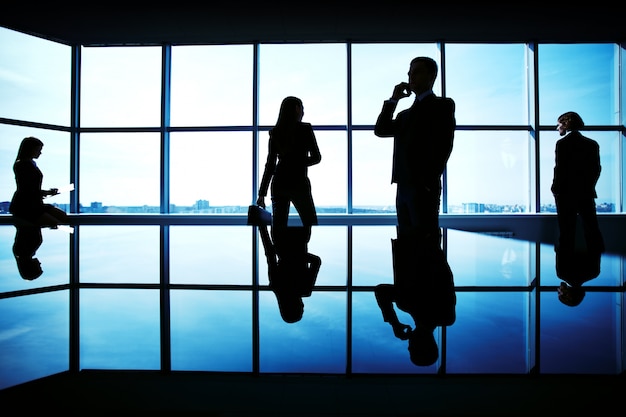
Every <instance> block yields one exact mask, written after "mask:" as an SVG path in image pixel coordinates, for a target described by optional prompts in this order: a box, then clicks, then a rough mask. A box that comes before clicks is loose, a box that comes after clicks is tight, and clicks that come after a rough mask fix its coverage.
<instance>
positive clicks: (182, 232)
mask: <svg viewBox="0 0 626 417" xmlns="http://www.w3.org/2000/svg"><path fill="white" fill-rule="evenodd" d="M170 282H171V283H172V284H217V285H222V284H224V285H226V284H228V285H251V284H252V228H251V227H248V226H170Z"/></svg>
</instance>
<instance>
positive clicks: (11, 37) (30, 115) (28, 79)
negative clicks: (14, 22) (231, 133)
mask: <svg viewBox="0 0 626 417" xmlns="http://www.w3.org/2000/svg"><path fill="white" fill-rule="evenodd" d="M71 53H72V48H71V47H70V46H68V45H63V44H59V43H56V42H51V41H48V40H45V39H40V38H37V37H35V36H30V35H26V34H24V33H20V32H16V31H13V30H10V29H6V28H3V27H0V63H2V68H1V71H0V72H1V76H0V91H2V95H0V117H6V118H9V119H18V120H25V121H31V122H39V123H47V124H52V125H60V126H69V125H70V116H71V115H72V113H71V110H70V104H71V100H70V97H71V93H72V90H71V84H70V83H71V81H72V73H71V64H72V56H71Z"/></svg>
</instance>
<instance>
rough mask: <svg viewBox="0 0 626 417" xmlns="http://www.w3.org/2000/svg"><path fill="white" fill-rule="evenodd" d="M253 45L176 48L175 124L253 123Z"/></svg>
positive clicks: (173, 55)
mask: <svg viewBox="0 0 626 417" xmlns="http://www.w3.org/2000/svg"><path fill="white" fill-rule="evenodd" d="M252 58H253V50H252V45H211V46H207V45H198V46H195V45H194V46H180V45H179V46H173V47H172V81H171V87H172V93H171V100H172V102H171V103H172V105H171V116H170V121H171V125H172V126H228V125H233V126H243V125H250V124H252V103H253V101H252V91H253V88H252V81H253V77H252V70H253V67H252Z"/></svg>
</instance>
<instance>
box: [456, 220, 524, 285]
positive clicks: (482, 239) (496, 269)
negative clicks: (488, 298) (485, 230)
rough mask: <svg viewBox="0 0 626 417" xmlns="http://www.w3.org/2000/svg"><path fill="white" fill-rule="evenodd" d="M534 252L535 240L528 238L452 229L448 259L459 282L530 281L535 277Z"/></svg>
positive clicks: (492, 283)
mask: <svg viewBox="0 0 626 417" xmlns="http://www.w3.org/2000/svg"><path fill="white" fill-rule="evenodd" d="M531 256H534V252H533V250H532V243H530V242H526V241H524V240H518V239H507V238H498V237H494V236H489V235H486V234H480V233H469V232H461V231H454V230H449V231H448V262H449V264H450V268H451V269H452V272H453V274H454V282H455V284H456V285H463V286H466V285H471V286H518V285H521V286H526V285H529V284H530V282H531V281H532V280H533V279H534V271H532V270H531V269H530V266H531Z"/></svg>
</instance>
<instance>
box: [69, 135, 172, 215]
mask: <svg viewBox="0 0 626 417" xmlns="http://www.w3.org/2000/svg"><path fill="white" fill-rule="evenodd" d="M80 161H81V163H80V185H79V186H78V188H79V193H80V194H79V195H80V204H81V207H80V211H81V213H159V211H160V200H159V198H160V191H159V190H160V161H161V142H160V138H159V134H158V133H89V134H83V135H82V136H81V142H80Z"/></svg>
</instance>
